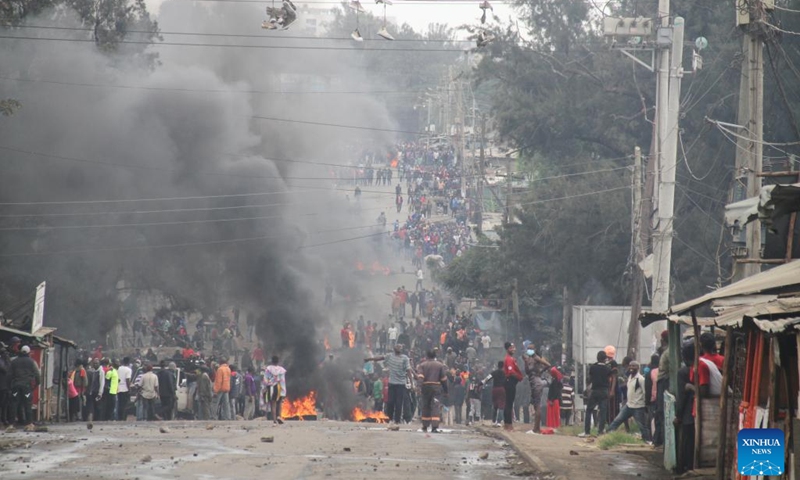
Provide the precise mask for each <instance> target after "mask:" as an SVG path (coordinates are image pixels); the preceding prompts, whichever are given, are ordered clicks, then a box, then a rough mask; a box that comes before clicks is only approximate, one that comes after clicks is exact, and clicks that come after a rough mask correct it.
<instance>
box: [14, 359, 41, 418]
mask: <svg viewBox="0 0 800 480" xmlns="http://www.w3.org/2000/svg"><path fill="white" fill-rule="evenodd" d="M30 353H31V347H29V346H27V345H25V346H23V347H22V348H20V349H19V356H18V357H17V358H15V359H14V360H13V361H12V362H11V398H12V402H13V405H14V407H13V408H14V410H13V412H17V414H18V415H19V414H21V415H22V418H21V419H19V420H20V421H21V423H22V424H23V425H25V429H26V430H31V429H33V411H32V406H33V389H34V388H36V387H38V386H39V382H40V381H41V374H40V373H39V367H38V366H37V365H36V362H34V361H33V359H32V358H31V357H30Z"/></svg>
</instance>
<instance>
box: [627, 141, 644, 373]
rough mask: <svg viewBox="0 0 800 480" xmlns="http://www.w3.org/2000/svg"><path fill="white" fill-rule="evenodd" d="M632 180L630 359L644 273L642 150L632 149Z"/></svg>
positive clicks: (636, 335)
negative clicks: (641, 264) (641, 266)
mask: <svg viewBox="0 0 800 480" xmlns="http://www.w3.org/2000/svg"><path fill="white" fill-rule="evenodd" d="M633 158H634V163H633V179H632V184H633V185H632V189H631V192H632V194H631V197H632V202H631V253H632V255H631V260H632V261H633V265H632V268H631V277H632V278H631V319H630V322H628V351H627V353H626V354H627V356H628V357H630V358H634V359H636V358H638V357H639V314H640V313H642V294H643V293H644V273H643V272H642V270H641V268H640V267H639V264H640V263H641V261H642V260H644V248H643V242H642V149H641V148H639V147H636V148H635V149H634V155H633Z"/></svg>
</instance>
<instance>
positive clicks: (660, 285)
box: [653, 0, 684, 312]
mask: <svg viewBox="0 0 800 480" xmlns="http://www.w3.org/2000/svg"><path fill="white" fill-rule="evenodd" d="M658 10H659V17H660V18H661V19H662V26H668V22H669V0H659V8H658ZM683 25H684V21H683V18H681V17H675V20H674V21H673V27H672V42H671V47H670V48H667V49H662V50H661V51H660V52H659V55H660V61H659V67H658V105H657V107H656V109H657V113H658V142H657V143H658V147H659V148H658V168H657V169H656V170H657V172H658V211H657V214H656V219H657V225H656V230H655V232H654V235H653V253H654V258H653V260H654V274H655V275H654V277H653V310H654V311H656V312H666V311H667V310H669V294H670V273H671V270H672V268H671V267H672V236H673V222H674V208H675V170H676V168H677V157H678V128H679V126H678V117H679V114H680V93H681V78H682V77H683V68H682V64H683Z"/></svg>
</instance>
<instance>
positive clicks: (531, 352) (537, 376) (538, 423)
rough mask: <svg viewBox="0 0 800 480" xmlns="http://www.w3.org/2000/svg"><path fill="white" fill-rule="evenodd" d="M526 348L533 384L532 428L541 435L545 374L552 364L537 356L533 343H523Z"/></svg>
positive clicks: (526, 363)
mask: <svg viewBox="0 0 800 480" xmlns="http://www.w3.org/2000/svg"><path fill="white" fill-rule="evenodd" d="M522 345H523V346H524V347H525V356H524V357H523V358H524V361H525V373H526V374H527V375H528V381H529V382H530V384H531V409H532V410H533V412H532V416H531V417H532V418H531V422H532V423H533V425H532V428H533V432H534V433H539V432H540V431H541V427H542V403H543V400H544V399H543V397H542V395H543V393H544V387H545V381H544V378H542V377H543V375H544V372H545V371H546V370H547V369H549V368H551V365H550V363H549V362H548V361H547V360H544V359H543V358H542V357H541V356H539V355H537V354H536V351H535V349H534V348H533V344H532V343H531V342H528V341H525V342H522Z"/></svg>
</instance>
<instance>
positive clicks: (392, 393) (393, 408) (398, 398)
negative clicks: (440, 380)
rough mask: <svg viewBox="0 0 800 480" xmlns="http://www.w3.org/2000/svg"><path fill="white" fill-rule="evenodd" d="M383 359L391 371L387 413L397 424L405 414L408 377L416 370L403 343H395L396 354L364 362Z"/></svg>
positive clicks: (368, 359) (367, 359) (385, 365)
mask: <svg viewBox="0 0 800 480" xmlns="http://www.w3.org/2000/svg"><path fill="white" fill-rule="evenodd" d="M380 361H383V365H384V367H385V368H386V369H387V370H388V371H389V389H388V390H389V391H388V392H387V398H386V415H387V416H388V417H389V419H390V420H392V421H394V423H395V425H399V424H400V420H401V418H402V414H403V403H404V402H405V398H406V379H411V378H413V375H414V370H412V368H411V360H409V359H408V357H407V356H406V355H404V354H403V345H402V344H399V343H397V344H395V345H394V354H393V355H386V356H381V357H372V358H365V359H364V362H380Z"/></svg>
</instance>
